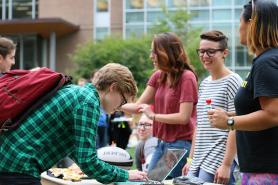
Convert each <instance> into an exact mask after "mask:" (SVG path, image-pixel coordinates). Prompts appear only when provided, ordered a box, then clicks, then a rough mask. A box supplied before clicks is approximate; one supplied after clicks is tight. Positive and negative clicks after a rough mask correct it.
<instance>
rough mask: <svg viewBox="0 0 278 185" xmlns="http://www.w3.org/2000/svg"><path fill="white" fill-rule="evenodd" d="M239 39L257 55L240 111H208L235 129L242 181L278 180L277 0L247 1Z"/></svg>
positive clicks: (217, 122)
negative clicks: (231, 112) (274, 0)
mask: <svg viewBox="0 0 278 185" xmlns="http://www.w3.org/2000/svg"><path fill="white" fill-rule="evenodd" d="M251 12H252V16H249V17H248V14H249V15H250V13H251ZM246 37H247V39H246ZM240 38H241V39H240V41H241V43H242V44H247V47H248V49H249V51H250V52H252V53H254V54H255V56H256V57H255V58H254V59H253V63H252V68H251V71H250V73H249V74H248V76H247V78H246V80H245V81H244V82H243V84H242V86H241V88H240V89H239V91H238V93H237V95H236V97H235V109H236V116H233V117H232V116H231V117H229V116H228V115H229V114H227V113H226V112H224V111H223V110H220V109H214V110H211V111H209V114H210V116H209V117H210V121H211V124H212V126H214V127H217V128H221V129H227V128H232V129H235V130H236V140H237V151H238V159H239V166H240V170H241V172H242V182H241V183H242V184H243V185H247V184H252V182H256V184H263V185H273V184H278V147H277V146H278V109H277V107H278V86H277V81H278V6H277V4H276V3H275V2H272V1H258V0H257V1H256V2H254V1H252V3H251V2H250V3H249V4H248V5H246V6H245V7H244V10H243V12H242V15H241V19H240Z"/></svg>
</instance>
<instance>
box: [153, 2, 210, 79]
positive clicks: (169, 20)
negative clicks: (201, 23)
mask: <svg viewBox="0 0 278 185" xmlns="http://www.w3.org/2000/svg"><path fill="white" fill-rule="evenodd" d="M162 9H163V14H164V16H163V18H161V19H159V20H158V23H157V24H156V25H154V26H153V27H152V28H151V34H156V33H161V32H175V33H176V34H177V35H178V36H179V38H181V40H182V42H183V44H184V49H185V50H186V52H187V54H188V57H189V59H190V61H191V64H192V65H193V66H194V68H195V70H196V72H197V74H198V76H199V77H202V76H203V75H204V72H205V70H204V68H203V66H202V64H201V63H200V60H199V57H198V55H197V54H196V49H197V48H198V47H199V42H200V39H199V35H200V33H201V28H194V27H192V26H191V25H190V24H189V20H190V18H191V15H189V14H188V13H187V11H186V9H180V10H178V11H175V12H171V11H168V10H167V9H166V8H165V7H164V8H163V7H162Z"/></svg>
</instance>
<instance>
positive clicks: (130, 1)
mask: <svg viewBox="0 0 278 185" xmlns="http://www.w3.org/2000/svg"><path fill="white" fill-rule="evenodd" d="M126 8H127V9H143V8H144V0H126Z"/></svg>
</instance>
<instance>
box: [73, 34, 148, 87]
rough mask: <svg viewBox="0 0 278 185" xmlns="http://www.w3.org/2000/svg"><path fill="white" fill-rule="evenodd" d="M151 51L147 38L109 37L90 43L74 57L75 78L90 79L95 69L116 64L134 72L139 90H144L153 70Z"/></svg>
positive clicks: (77, 51) (81, 48) (80, 48)
mask: <svg viewBox="0 0 278 185" xmlns="http://www.w3.org/2000/svg"><path fill="white" fill-rule="evenodd" d="M149 51H150V40H149V39H148V38H147V37H146V38H141V39H137V38H130V39H127V40H123V39H118V38H113V37H109V38H106V39H104V40H102V41H101V42H97V43H93V42H88V43H87V44H85V45H83V46H82V47H79V48H78V49H77V50H76V52H75V53H74V54H73V56H72V57H73V58H72V59H73V61H74V62H75V63H76V64H77V66H78V67H77V69H76V71H75V75H74V77H75V78H80V77H83V78H90V76H91V73H92V71H93V70H94V69H98V68H100V67H102V66H103V65H105V64H107V63H110V62H116V63H120V64H123V65H125V66H127V67H128V68H129V69H130V70H131V71H132V73H133V75H134V78H135V80H136V81H137V84H138V87H139V89H141V90H142V89H143V88H144V87H145V84H146V81H147V79H148V77H149V76H150V74H151V72H152V70H153V66H152V62H151V61H150V60H149Z"/></svg>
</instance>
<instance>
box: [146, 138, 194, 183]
mask: <svg viewBox="0 0 278 185" xmlns="http://www.w3.org/2000/svg"><path fill="white" fill-rule="evenodd" d="M190 148H191V141H187V140H177V141H174V142H164V141H162V140H159V141H158V145H157V147H156V149H155V151H154V153H153V156H152V159H151V162H150V165H149V167H148V171H150V170H151V169H153V168H154V167H155V166H156V164H157V162H158V161H159V159H160V158H161V157H162V156H163V154H164V153H165V152H166V150H167V149H186V150H187V153H186V155H185V156H184V157H183V159H182V160H180V162H179V163H178V164H177V166H176V167H175V168H174V170H173V171H172V172H171V174H170V175H169V176H168V177H169V178H175V177H179V176H181V174H182V173H181V172H182V168H183V166H184V165H185V164H186V158H187V157H188V155H189V151H190Z"/></svg>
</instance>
